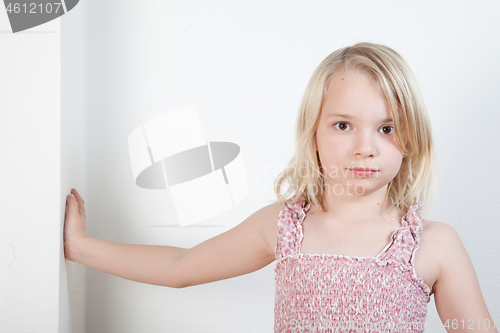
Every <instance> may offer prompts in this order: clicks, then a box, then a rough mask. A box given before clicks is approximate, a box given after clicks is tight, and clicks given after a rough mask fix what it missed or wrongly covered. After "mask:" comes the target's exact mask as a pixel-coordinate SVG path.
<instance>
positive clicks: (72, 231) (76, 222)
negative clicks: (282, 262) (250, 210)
mask: <svg viewBox="0 0 500 333" xmlns="http://www.w3.org/2000/svg"><path fill="white" fill-rule="evenodd" d="M71 192H72V194H73V195H74V196H75V197H74V198H71V197H68V198H67V201H66V202H67V211H66V219H65V226H64V252H65V256H66V258H67V259H68V260H71V261H75V262H78V263H80V264H83V265H86V266H89V267H92V268H95V269H98V270H101V271H103V272H106V273H109V274H112V275H116V276H119V277H122V278H125V279H129V280H133V281H138V282H143V283H149V284H155V285H162V286H168V287H173V288H183V287H187V286H192V285H196V284H202V283H207V282H213V281H217V280H222V279H227V278H230V277H235V276H238V275H242V274H246V273H250V272H253V271H256V270H258V269H260V268H262V267H264V266H266V265H268V264H270V263H271V262H272V261H273V260H274V251H273V248H272V246H273V245H274V244H269V242H267V241H266V239H265V237H264V234H263V233H264V230H269V225H270V223H271V224H277V220H278V215H279V208H280V207H279V206H278V205H277V204H272V205H269V206H266V207H264V208H262V209H260V210H259V211H257V212H255V213H254V214H252V215H251V216H249V217H248V218H247V219H246V220H245V221H243V222H242V223H240V224H239V225H238V226H236V227H234V228H233V229H231V230H228V231H226V232H225V233H222V234H220V235H218V236H216V237H213V238H211V239H209V240H207V241H205V242H203V243H201V244H199V245H197V246H195V247H193V248H189V249H184V248H179V247H173V246H155V245H135V244H121V243H113V242H108V241H104V240H100V239H96V238H91V237H89V236H88V235H87V231H86V215H85V206H84V205H85V203H84V201H83V199H82V197H81V196H80V194H79V193H78V192H77V191H76V190H75V189H73V190H72V191H71Z"/></svg>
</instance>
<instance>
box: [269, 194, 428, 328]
mask: <svg viewBox="0 0 500 333" xmlns="http://www.w3.org/2000/svg"><path fill="white" fill-rule="evenodd" d="M309 208H310V203H308V202H307V201H305V200H304V199H303V198H300V199H299V200H298V201H297V202H296V203H295V204H290V203H285V204H284V205H283V207H282V208H281V211H280V215H279V219H278V234H277V242H276V268H275V272H276V277H275V280H276V295H275V332H381V331H390V332H407V331H411V332H423V331H424V323H425V318H426V315H427V303H428V302H429V300H430V297H429V294H430V290H429V288H428V287H427V285H425V284H424V282H423V280H422V279H421V278H418V277H417V275H416V272H415V269H414V267H413V257H414V254H415V251H416V250H417V248H418V243H419V235H420V234H421V232H422V220H423V217H422V214H421V209H422V204H420V203H417V204H415V205H413V206H411V207H410V208H409V210H408V212H407V213H406V215H405V216H404V217H403V218H402V221H401V224H402V226H401V227H400V228H398V229H396V230H395V231H394V232H393V234H392V236H391V240H390V242H389V244H387V246H386V247H385V248H384V249H383V250H382V251H381V252H380V253H379V254H378V255H377V256H375V257H357V256H344V255H338V254H310V253H300V244H301V241H302V238H303V234H302V222H303V221H304V218H305V216H306V213H307V211H308V210H309Z"/></svg>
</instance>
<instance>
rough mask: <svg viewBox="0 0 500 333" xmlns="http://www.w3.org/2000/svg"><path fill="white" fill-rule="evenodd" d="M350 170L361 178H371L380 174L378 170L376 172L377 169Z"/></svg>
mask: <svg viewBox="0 0 500 333" xmlns="http://www.w3.org/2000/svg"><path fill="white" fill-rule="evenodd" d="M349 170H351V171H352V172H353V173H354V174H355V175H356V176H360V177H368V176H371V175H373V174H375V173H376V172H378V170H375V169H369V168H366V169H365V168H350V169H349Z"/></svg>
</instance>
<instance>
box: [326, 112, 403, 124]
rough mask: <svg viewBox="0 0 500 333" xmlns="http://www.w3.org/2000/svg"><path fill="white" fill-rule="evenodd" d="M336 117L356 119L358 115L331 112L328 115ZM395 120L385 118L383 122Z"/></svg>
mask: <svg viewBox="0 0 500 333" xmlns="http://www.w3.org/2000/svg"><path fill="white" fill-rule="evenodd" d="M334 117H342V118H346V119H356V117H354V116H352V115H350V114H348V113H330V114H329V115H327V116H326V118H327V119H330V118H334ZM393 121H394V120H393V119H392V118H385V119H383V120H382V121H381V122H383V123H389V122H393Z"/></svg>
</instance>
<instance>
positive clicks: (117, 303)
mask: <svg viewBox="0 0 500 333" xmlns="http://www.w3.org/2000/svg"><path fill="white" fill-rule="evenodd" d="M499 9H500V5H498V3H497V2H496V1H480V2H474V3H473V2H472V1H470V2H464V1H461V2H456V1H454V2H452V1H441V2H437V3H436V2H418V4H417V2H413V3H412V4H408V3H402V2H399V1H379V2H372V1H367V0H363V1H356V2H347V1H344V2H331V1H314V2H304V1H274V2H267V1H266V2H264V1H261V2H259V3H255V2H230V1H225V2H224V1H211V2H202V1H196V2H189V3H188V2H182V1H160V0H144V1H123V0H122V1H111V0H108V1H91V0H85V1H81V3H80V4H78V6H77V7H75V9H73V10H72V11H71V12H70V13H68V14H66V15H65V16H64V17H62V18H61V21H62V23H63V24H62V28H61V29H62V33H61V34H60V35H59V30H58V29H59V26H58V25H57V24H56V22H59V21H58V20H56V21H54V23H53V24H54V25H52V23H48V24H46V25H44V26H41V27H39V29H40V30H43V31H49V30H51V31H56V32H55V33H52V34H50V33H49V34H30V33H26V34H16V35H15V36H12V35H11V36H8V35H6V34H0V84H1V86H0V103H1V104H0V112H1V113H0V117H1V121H0V142H1V144H0V153H1V155H0V156H6V157H7V158H5V159H2V160H1V165H0V167H1V171H2V172H1V173H0V174H1V175H0V180H1V186H0V188H1V190H0V195H1V198H0V202H1V206H0V254H2V255H4V256H2V257H0V258H4V257H5V258H6V257H7V256H8V255H9V252H8V251H10V249H11V248H12V247H14V248H15V261H14V263H13V264H12V265H10V261H7V260H5V261H4V262H6V263H7V262H8V264H9V265H7V266H8V268H7V269H6V270H4V271H0V272H2V273H0V331H2V328H5V327H9V329H11V328H12V329H11V331H14V332H15V331H19V332H21V331H22V332H31V331H33V332H34V331H36V332H54V331H61V332H64V331H72V332H79V331H80V332H83V331H87V332H120V333H126V332H199V331H203V332H270V331H272V328H273V306H274V272H273V269H274V264H271V265H269V266H268V267H266V268H264V269H262V270H260V271H258V272H255V273H252V274H249V275H246V276H241V277H237V278H234V279H229V280H225V281H219V282H215V283H210V284H206V285H201V286H195V287H190V288H186V289H170V288H162V287H157V286H150V285H145V284H139V283H135V282H131V281H127V280H123V279H120V278H116V277H113V276H110V275H107V274H104V273H102V272H99V271H95V270H93V269H88V270H86V269H84V268H82V267H79V266H78V265H73V264H72V263H68V262H64V261H61V258H62V247H61V237H60V236H61V227H62V219H63V217H64V200H65V195H66V194H67V193H69V189H70V188H71V187H75V188H77V189H78V190H79V191H80V192H81V193H82V194H83V196H84V199H85V201H86V206H87V219H88V226H89V233H90V235H92V236H95V237H99V238H102V239H106V240H111V241H118V242H127V243H143V244H165V245H173V246H181V247H190V246H193V245H195V244H198V243H199V242H201V241H203V240H205V239H208V238H211V237H213V236H215V235H217V234H220V233H222V232H224V231H226V230H228V229H229V228H231V227H233V226H235V225H237V224H238V223H240V222H241V221H243V220H244V219H245V218H246V217H248V216H249V215H250V214H252V213H253V212H254V211H256V210H257V209H259V208H260V207H262V206H264V205H266V204H267V203H268V202H269V201H270V200H273V199H274V197H273V193H272V183H273V180H274V176H275V175H276V174H277V172H278V171H279V170H280V169H281V168H283V167H285V166H286V163H287V161H288V159H289V158H290V156H291V155H290V154H291V153H292V151H293V148H294V147H293V128H294V125H295V118H296V112H297V109H298V104H299V102H300V99H301V96H302V93H303V90H304V88H305V85H306V83H307V80H308V79H309V77H310V75H311V74H312V71H313V70H314V68H315V67H316V66H317V65H318V64H319V62H320V61H321V60H322V59H323V58H324V57H326V56H327V55H328V54H329V53H331V52H332V51H333V50H335V49H337V48H339V47H342V46H345V45H349V44H353V43H356V42H359V41H371V42H379V43H383V44H387V45H388V46H390V47H392V48H394V49H395V50H397V51H398V52H400V53H401V54H402V55H403V56H404V57H405V58H406V59H407V60H408V62H409V63H410V65H411V66H412V68H413V70H414V72H415V73H416V75H417V78H418V80H419V82H420V84H421V89H422V91H423V94H424V98H425V100H426V102H427V107H428V110H429V114H430V117H431V121H432V125H433V131H434V135H435V140H436V149H437V157H438V160H439V174H440V183H439V193H438V195H439V198H438V201H437V203H436V206H435V209H434V210H433V212H432V213H431V214H430V215H429V216H428V219H430V220H436V221H441V222H444V223H447V224H450V225H451V226H453V227H454V228H455V229H456V230H457V231H458V233H459V234H460V236H461V238H462V240H463V242H464V244H465V246H466V248H467V250H468V252H469V254H470V256H471V259H472V261H473V263H474V265H475V268H476V272H477V275H478V278H479V281H480V284H481V288H482V291H483V295H484V297H485V300H486V303H487V305H488V308H489V310H490V313H491V314H492V316H493V319H494V320H495V322H496V323H497V325H498V324H499V323H500V317H498V314H499V313H500V291H499V288H498V285H497V283H496V281H497V280H498V279H497V276H498V274H499V267H498V260H497V259H496V256H497V254H498V253H499V250H500V245H499V243H498V242H497V239H498V236H499V235H500V228H499V227H498V224H497V221H496V219H495V218H496V217H497V216H498V214H499V212H500V211H499V208H498V205H497V204H496V202H498V199H499V194H498V191H497V188H498V186H499V185H500V184H499V183H500V177H498V175H495V174H494V173H493V172H492V171H491V170H492V169H493V170H494V169H495V167H494V166H495V165H497V164H498V162H499V157H498V154H497V153H498V151H499V150H498V147H497V145H496V142H498V140H499V139H500V134H499V132H498V130H497V124H498V123H499V120H500V119H499V118H500V116H499V112H498V111H499V107H498V105H500V103H499V97H498V90H499V89H498V88H499V84H498V81H497V80H496V78H498V77H499V74H500V73H499V72H500V64H499V63H498V61H497V59H499V56H500V47H499V46H497V45H496V41H497V37H496V35H497V32H498V31H499V30H500V23H498V20H496V16H497V15H496V13H498V10H499ZM0 27H1V26H0ZM2 30H6V29H5V28H3V29H2ZM12 37H15V39H14V38H12ZM59 37H61V38H62V40H61V41H62V53H59V48H58V38H59ZM9 38H10V39H9ZM23 38H24V39H23ZM20 43H24V44H20ZM48 43H53V44H48ZM7 45H8V46H7ZM48 45H50V48H49V47H48ZM6 50H7V51H6ZM49 50H50V52H49ZM58 54H62V57H61V59H62V60H60V63H61V65H62V75H61V73H58V74H57V75H56V73H57V71H58V68H59V67H58V66H56V65H54V62H52V61H54V60H53V59H57V57H58ZM35 55H36V57H35ZM52 56H53V57H52ZM34 59H36V60H34ZM51 64H52V65H53V66H54V67H50V66H51ZM6 78H8V80H7V79H6ZM58 78H61V80H62V81H61V82H62V85H63V87H62V89H61V91H62V96H60V95H58V94H59V92H58V90H57V89H56V88H55V87H56V86H57V85H59V81H58V80H59V79H58ZM84 82H86V83H84ZM20 92H22V93H20ZM59 98H61V100H60V101H61V102H60V103H62V104H61V105H59V104H58V101H59ZM192 103H196V105H197V106H198V111H199V115H200V118H201V121H202V125H203V127H204V131H205V136H206V138H207V140H209V141H229V142H234V143H237V144H238V145H239V146H240V147H241V149H242V152H243V154H244V157H245V162H246V167H247V171H248V177H249V186H250V193H249V195H248V197H247V199H246V200H245V201H244V202H243V203H242V204H241V205H239V206H238V207H236V209H234V210H232V211H230V212H227V213H224V214H222V215H220V216H218V217H216V218H213V219H210V220H207V221H206V222H204V223H203V224H204V225H206V227H204V228H202V227H198V228H195V227H193V228H180V227H177V226H176V225H177V221H176V215H175V210H174V206H173V204H172V200H171V197H170V195H169V193H168V192H167V191H164V190H145V189H141V188H138V187H137V186H136V185H135V181H134V179H133V176H132V171H131V168H130V161H129V157H128V147H127V138H128V134H129V133H130V131H131V130H132V129H134V128H135V127H137V126H139V125H140V124H142V123H143V122H144V121H146V120H148V119H151V118H153V117H155V116H157V115H159V114H162V113H164V112H167V111H169V110H172V109H175V108H178V107H181V106H185V105H188V104H192ZM59 107H62V114H61V113H59V109H58V108H59ZM59 128H60V129H59ZM59 133H61V134H60V135H59ZM59 147H60V148H59ZM59 149H60V150H59ZM59 152H60V156H59ZM6 221H7V222H6ZM166 225H169V226H168V227H167V226H166ZM217 225H222V227H217ZM3 235H11V236H7V237H5V236H3ZM2 237H3V238H2ZM9 244H10V245H9ZM1 263H3V262H2V261H0V264H1ZM60 263H62V265H60ZM2 267H6V266H5V264H4V266H1V267H0V269H1V268H2ZM86 275H87V276H86ZM86 278H87V286H85V281H86ZM85 304H86V309H85ZM40 305H42V306H40ZM26 318H28V319H26ZM85 321H86V322H85ZM2 325H3V326H2ZM85 325H86V327H85ZM427 325H428V326H427V331H428V332H444V331H445V330H444V329H443V328H438V326H440V321H439V318H438V317H437V313H436V310H435V307H434V305H433V301H431V304H430V305H429V314H428V318H427Z"/></svg>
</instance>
